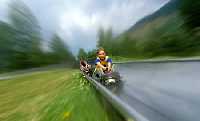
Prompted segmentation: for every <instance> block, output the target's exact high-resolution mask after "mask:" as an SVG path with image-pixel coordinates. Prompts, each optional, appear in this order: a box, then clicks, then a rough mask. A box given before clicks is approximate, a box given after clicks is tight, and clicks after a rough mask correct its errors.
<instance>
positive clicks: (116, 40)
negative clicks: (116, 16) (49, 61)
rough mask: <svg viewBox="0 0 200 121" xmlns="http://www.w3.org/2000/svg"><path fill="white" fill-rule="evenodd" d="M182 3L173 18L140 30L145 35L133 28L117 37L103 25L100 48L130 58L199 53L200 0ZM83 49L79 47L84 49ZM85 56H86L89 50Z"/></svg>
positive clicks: (181, 0) (183, 1) (99, 39)
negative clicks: (134, 30)
mask: <svg viewBox="0 0 200 121" xmlns="http://www.w3.org/2000/svg"><path fill="white" fill-rule="evenodd" d="M179 3H180V7H179V8H178V10H177V11H174V13H173V14H171V18H170V19H168V20H167V21H165V22H162V21H160V22H162V23H156V24H158V25H159V27H154V26H153V27H151V29H150V30H149V31H148V34H147V33H141V34H143V38H142V39H141V38H138V37H137V36H135V35H134V32H131V31H129V32H125V33H123V34H121V35H120V36H117V37H114V36H113V33H112V29H111V28H110V29H107V30H106V29H103V28H100V29H99V32H98V42H97V48H99V47H103V48H104V49H105V50H106V51H107V52H108V54H109V55H111V56H120V57H128V58H152V57H158V56H176V57H177V56H194V55H199V54H200V34H199V33H200V1H199V0H179ZM175 13H176V14H175ZM144 29H146V26H144ZM149 33H150V34H149ZM83 51H84V50H80V52H81V53H83ZM93 53H94V54H93V55H95V51H94V52H93ZM84 57H87V53H86V52H84Z"/></svg>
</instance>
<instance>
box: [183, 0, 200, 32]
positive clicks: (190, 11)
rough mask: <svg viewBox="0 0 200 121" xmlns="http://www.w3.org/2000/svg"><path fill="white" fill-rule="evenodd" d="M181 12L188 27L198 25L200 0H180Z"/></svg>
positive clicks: (199, 25) (199, 22)
mask: <svg viewBox="0 0 200 121" xmlns="http://www.w3.org/2000/svg"><path fill="white" fill-rule="evenodd" d="M180 10H181V14H182V15H183V16H184V18H185V22H186V23H185V25H187V26H188V27H189V28H192V29H194V28H197V27H200V21H199V20H200V16H199V15H200V1H199V0H181V9H180Z"/></svg>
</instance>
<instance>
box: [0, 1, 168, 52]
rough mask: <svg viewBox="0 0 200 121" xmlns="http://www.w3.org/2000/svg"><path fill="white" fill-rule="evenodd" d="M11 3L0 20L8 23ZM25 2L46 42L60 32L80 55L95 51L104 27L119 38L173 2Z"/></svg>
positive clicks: (1, 4) (0, 9)
mask: <svg viewBox="0 0 200 121" xmlns="http://www.w3.org/2000/svg"><path fill="white" fill-rule="evenodd" d="M10 1H12V0H0V20H4V21H6V20H7V19H6V16H7V3H8V2H10ZM21 1H23V2H24V3H25V4H26V5H27V6H28V7H29V8H30V9H31V10H32V12H33V14H34V15H35V16H36V17H37V19H38V21H39V23H40V26H41V27H42V32H43V35H44V37H45V38H46V39H47V38H48V37H50V35H51V34H52V33H54V32H57V33H59V35H60V36H61V37H62V38H63V39H64V40H65V41H66V42H67V43H68V45H69V46H70V48H71V50H72V51H73V52H75V53H76V52H77V51H78V49H79V48H80V47H82V48H84V49H86V50H90V49H93V48H95V46H96V41H97V37H96V35H97V30H98V28H99V27H100V26H102V27H104V28H108V27H112V29H113V32H114V33H115V34H119V33H121V32H123V31H124V30H127V29H128V28H129V27H131V26H132V25H133V24H135V22H137V21H138V20H139V19H141V18H142V17H144V16H146V15H148V14H151V13H153V12H154V11H156V10H157V9H159V8H160V7H161V6H163V5H164V4H165V3H166V2H168V1H169V0H21Z"/></svg>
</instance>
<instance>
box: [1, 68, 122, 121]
mask: <svg viewBox="0 0 200 121" xmlns="http://www.w3.org/2000/svg"><path fill="white" fill-rule="evenodd" d="M121 120H123V119H122V118H121V117H120V115H119V114H118V113H117V112H116V111H115V110H113V108H112V107H111V106H110V105H109V104H108V103H107V101H105V99H104V98H102V97H101V95H100V94H99V93H98V92H97V91H96V90H95V89H94V88H93V87H92V86H91V85H90V84H89V83H88V82H87V81H86V80H85V79H84V78H83V77H81V75H80V73H79V71H78V70H75V69H74V70H70V69H56V70H49V71H40V72H32V73H29V74H24V75H23V76H15V77H14V78H13V79H9V80H1V81H0V121H121Z"/></svg>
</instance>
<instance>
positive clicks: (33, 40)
mask: <svg viewBox="0 0 200 121" xmlns="http://www.w3.org/2000/svg"><path fill="white" fill-rule="evenodd" d="M8 12H9V13H8V18H9V22H8V23H6V22H2V21H0V71H5V70H13V69H23V68H31V67H38V66H43V65H48V64H56V63H63V62H67V63H72V62H73V61H75V58H74V56H73V55H72V53H71V52H70V50H69V47H68V46H67V45H66V43H64V41H63V40H62V39H61V38H60V37H59V36H58V35H57V34H55V35H54V36H53V37H52V39H51V40H50V42H49V45H48V47H49V50H48V51H46V50H44V49H43V47H42V44H43V43H44V40H43V38H42V36H41V32H40V30H41V28H40V26H39V23H38V21H37V19H36V17H35V16H34V15H33V14H32V12H31V11H30V9H29V8H28V7H27V6H26V5H25V4H24V3H22V2H20V1H13V2H12V3H11V4H10V6H9V11H8Z"/></svg>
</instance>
